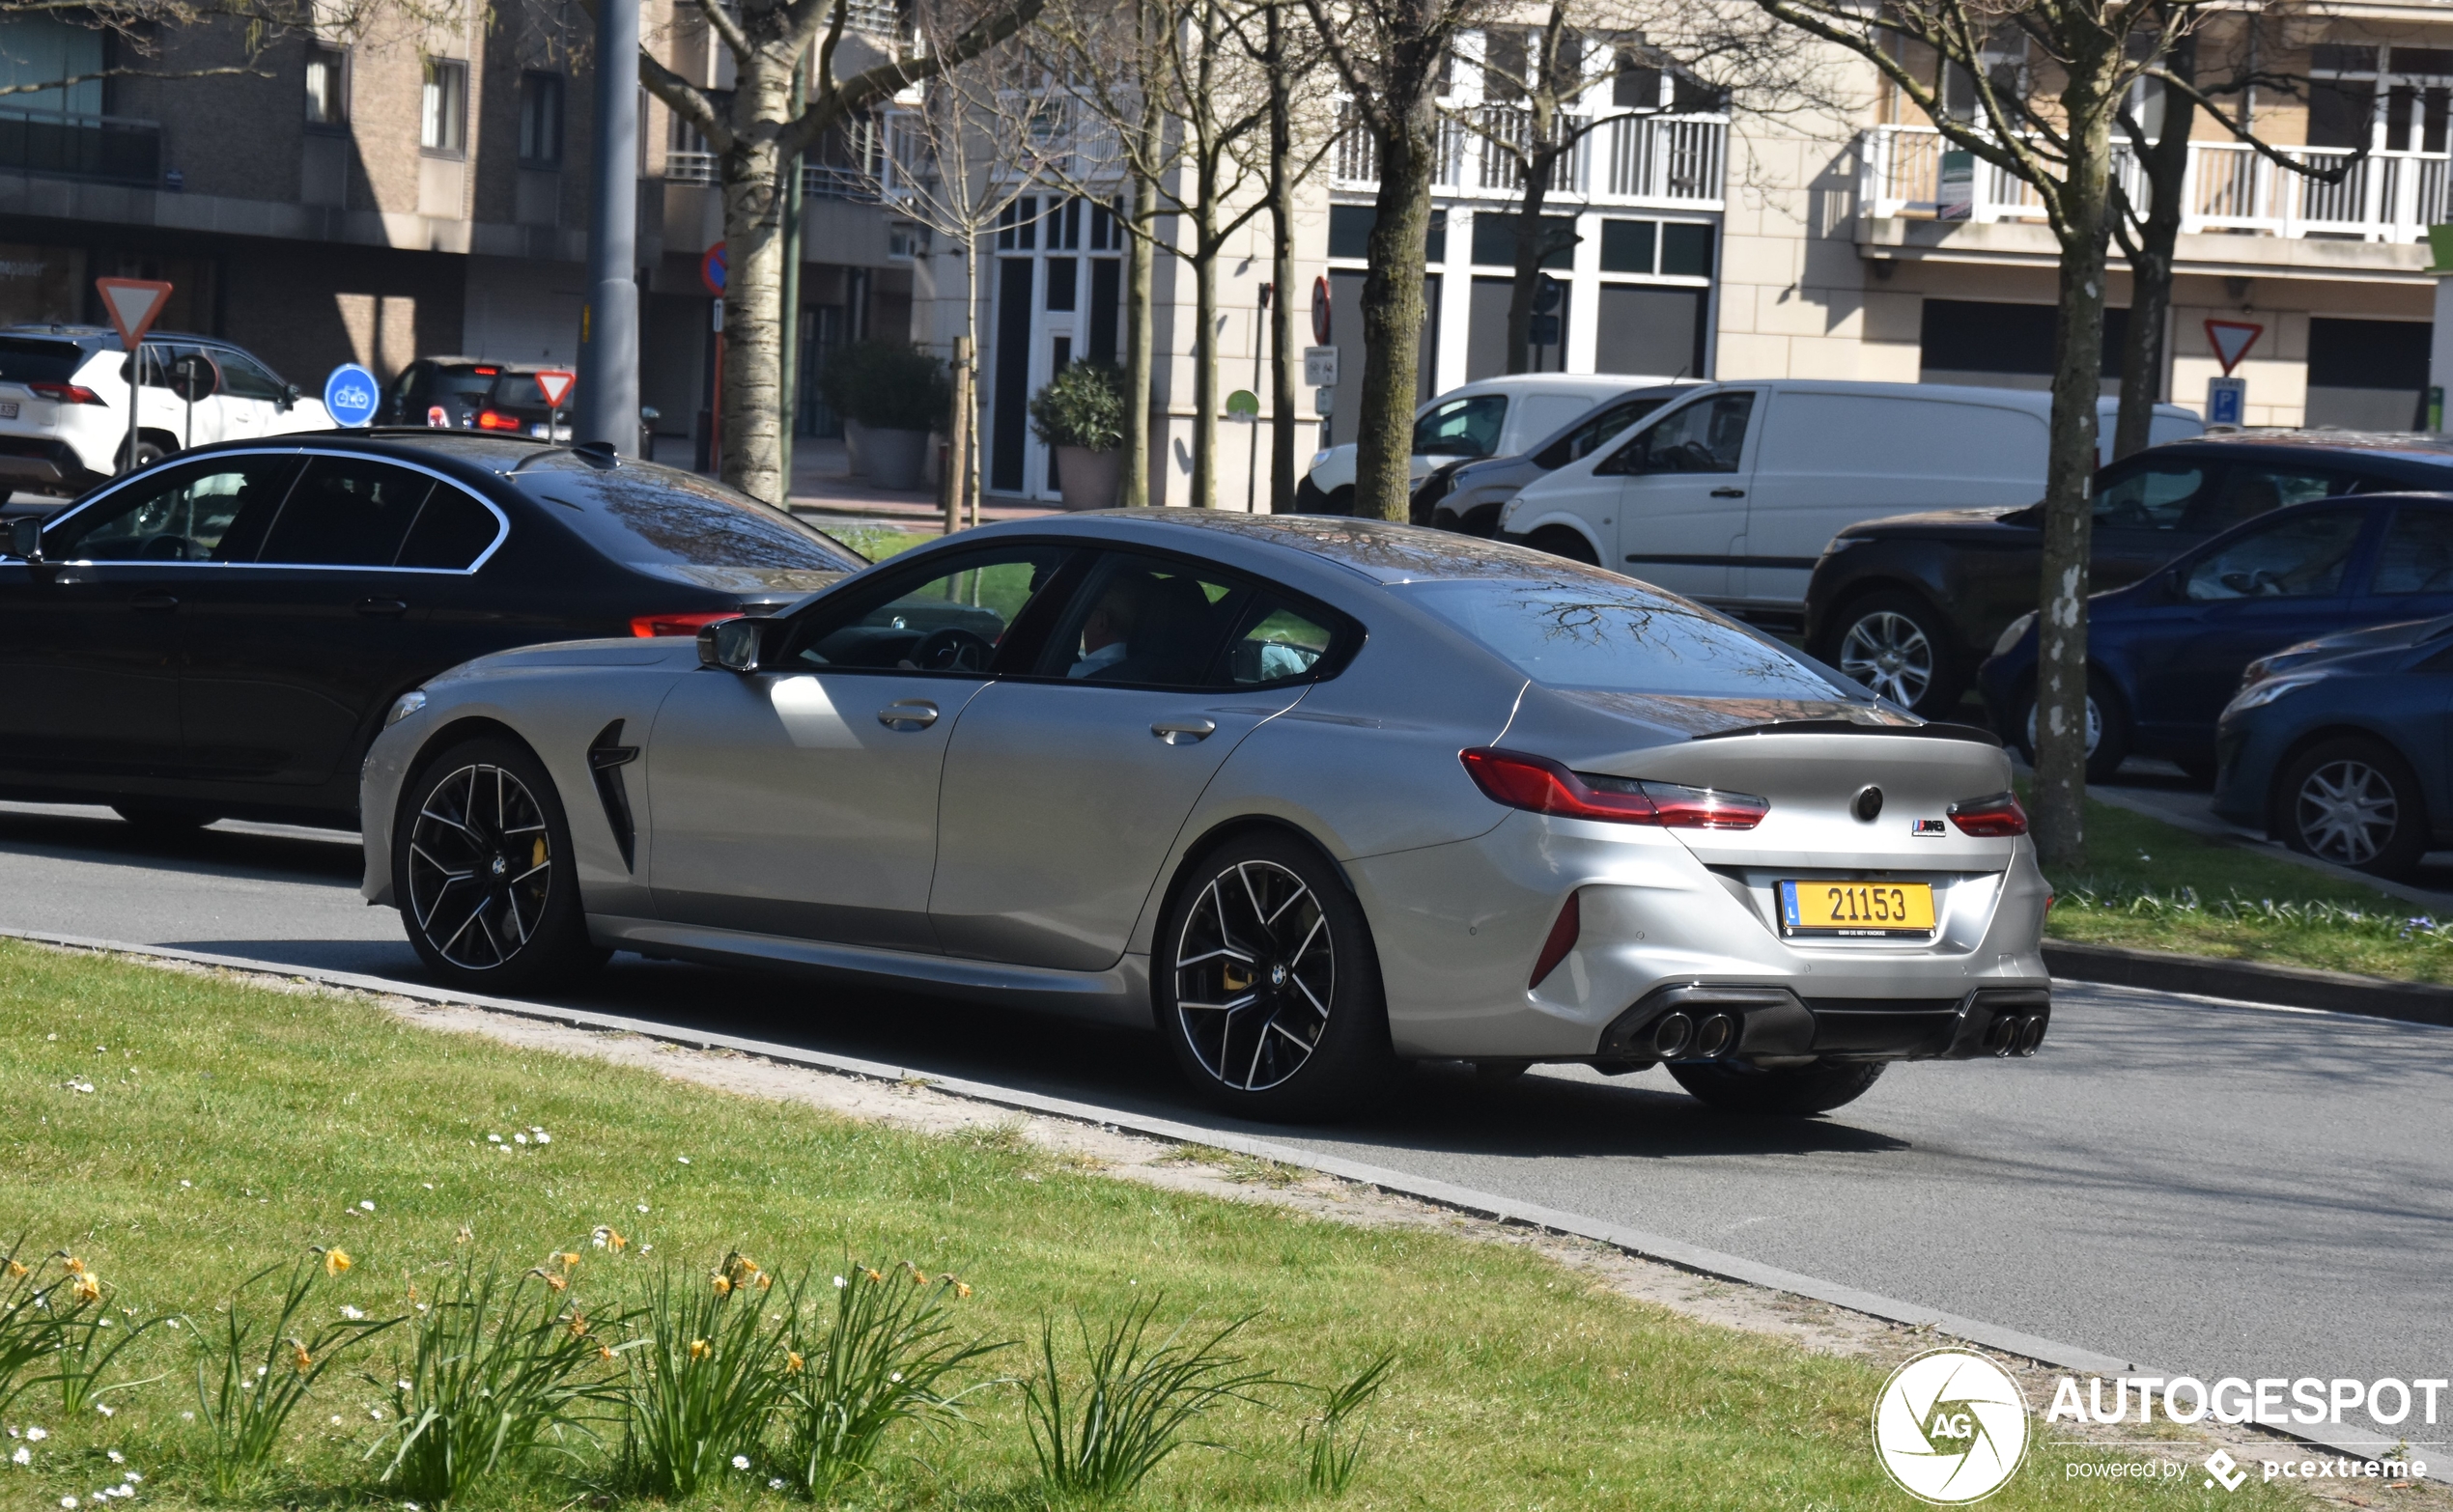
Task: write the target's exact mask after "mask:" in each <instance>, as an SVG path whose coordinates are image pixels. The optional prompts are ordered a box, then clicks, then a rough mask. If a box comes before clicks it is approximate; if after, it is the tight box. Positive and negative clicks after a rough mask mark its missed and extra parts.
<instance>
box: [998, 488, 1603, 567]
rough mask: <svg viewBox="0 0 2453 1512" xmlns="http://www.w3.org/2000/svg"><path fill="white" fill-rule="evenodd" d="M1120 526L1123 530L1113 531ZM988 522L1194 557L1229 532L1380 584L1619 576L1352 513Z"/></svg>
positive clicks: (1175, 512) (1159, 511) (1119, 512)
mask: <svg viewBox="0 0 2453 1512" xmlns="http://www.w3.org/2000/svg"><path fill="white" fill-rule="evenodd" d="M1117 526H1121V527H1123V530H1122V531H1118V530H1117V529H1116V528H1115V527H1117ZM990 528H991V529H992V530H994V531H995V532H996V533H997V534H1000V535H1013V534H1029V533H1032V532H1034V531H1046V530H1050V529H1053V530H1054V531H1056V532H1057V534H1060V535H1081V536H1085V537H1088V538H1090V539H1093V540H1104V541H1108V542H1114V543H1117V544H1122V543H1123V542H1126V541H1130V540H1131V539H1132V535H1133V534H1138V533H1140V532H1143V531H1147V532H1150V533H1151V535H1152V536H1154V537H1155V539H1150V540H1149V541H1148V544H1149V545H1151V546H1162V547H1171V548H1173V549H1175V550H1178V551H1183V552H1185V553H1187V554H1188V555H1195V556H1199V555H1205V554H1207V553H1205V552H1204V551H1203V549H1202V547H1203V546H1206V545H1207V544H1208V543H1207V542H1205V541H1203V540H1202V538H1203V537H1209V538H1212V539H1213V540H1214V539H1215V538H1217V537H1220V536H1226V537H1230V538H1233V539H1234V540H1236V541H1238V542H1242V543H1248V544H1250V545H1253V546H1261V547H1264V548H1272V549H1275V550H1279V551H1291V552H1296V553H1299V554H1301V555H1303V556H1307V557H1311V558H1313V559H1315V560H1318V561H1323V562H1328V563H1332V564H1334V565H1336V566H1338V567H1342V568H1344V569H1346V570H1347V571H1349V572H1352V573H1355V574H1360V575H1361V576H1364V577H1367V578H1369V579H1371V580H1372V581H1374V582H1377V583H1381V584H1384V585H1386V584H1394V583H1408V582H1424V581H1439V580H1443V579H1463V578H1497V579H1503V580H1513V579H1517V578H1523V577H1555V576H1557V575H1558V574H1561V573H1563V572H1564V573H1596V574H1601V575H1603V576H1607V577H1611V578H1612V579H1613V580H1616V574H1607V573H1602V572H1601V570H1600V569H1599V568H1590V567H1583V566H1580V565H1578V564H1576V563H1574V562H1570V561H1567V560H1566V559H1565V558H1564V557H1557V556H1552V555H1550V554H1549V553H1548V552H1546V551H1534V550H1530V549H1528V548H1526V547H1524V546H1507V545H1504V544H1502V543H1500V542H1497V541H1485V540H1482V539H1481V538H1480V537H1479V536H1467V535H1459V534H1457V533H1455V532H1453V531H1447V530H1432V529H1428V528H1426V527H1424V526H1421V525H1405V524H1398V523H1396V521H1394V520H1385V519H1355V518H1348V517H1346V516H1343V515H1246V514H1243V513H1241V512H1238V511H1234V510H1218V509H1181V508H1175V509H1170V508H1167V507H1164V506H1162V507H1159V508H1153V509H1111V510H1093V511H1089V512H1087V513H1085V514H1079V515H1066V516H1061V517H1057V518H1046V519H1029V520H1012V521H1009V522H1006V523H1003V524H1000V525H996V526H992V527H990ZM1128 532H1129V533H1132V534H1127V533H1128ZM965 535H966V537H968V536H969V535H970V533H969V532H966V533H965ZM1170 537H1172V538H1173V539H1172V540H1170V539H1169V538H1170Z"/></svg>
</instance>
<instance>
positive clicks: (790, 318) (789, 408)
mask: <svg viewBox="0 0 2453 1512" xmlns="http://www.w3.org/2000/svg"><path fill="white" fill-rule="evenodd" d="M808 104H809V70H808V63H807V60H806V59H804V60H803V61H802V62H800V63H798V64H795V65H794V66H793V70H792V113H793V115H795V116H798V115H800V114H801V112H802V111H804V110H805V109H807V108H808ZM781 172H782V175H783V293H782V296H781V297H780V298H779V299H778V300H777V301H776V302H777V303H778V304H780V305H781V306H782V307H783V329H782V331H781V333H780V334H781V338H782V343H783V353H782V358H781V361H780V362H779V363H778V364H777V365H778V367H779V368H780V369H781V370H782V373H783V389H782V394H781V396H780V398H779V399H778V401H777V403H776V406H775V462H776V469H777V471H779V472H780V473H781V474H782V475H783V497H785V498H787V499H788V498H789V497H791V494H792V432H793V427H794V426H795V425H796V424H798V423H799V421H800V418H801V231H802V224H801V223H802V219H803V216H802V201H801V157H800V154H794V155H793V156H792V157H791V158H789V159H788V160H786V161H785V162H784V163H783V164H782V165H781Z"/></svg>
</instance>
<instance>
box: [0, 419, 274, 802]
mask: <svg viewBox="0 0 2453 1512" xmlns="http://www.w3.org/2000/svg"><path fill="white" fill-rule="evenodd" d="M296 472H297V458H296V455H295V454H255V455H241V456H222V457H214V458H210V459H206V460H202V461H198V462H187V463H174V464H172V465H170V466H168V467H165V468H163V469H161V470H160V471H157V472H155V473H152V474H150V475H148V476H147V477H146V478H144V479H143V480H141V481H137V482H132V483H130V484H128V485H127V486H126V487H123V488H120V489H117V490H112V491H110V492H107V493H104V494H103V495H101V496H100V497H99V498H97V499H94V500H92V501H91V502H89V503H87V504H86V505H84V506H83V507H81V508H78V509H75V510H73V511H71V512H70V513H69V514H68V515H66V516H65V517H63V518H60V519H57V520H54V521H52V522H51V524H50V527H49V528H48V529H47V530H45V531H44V532H43V551H44V554H45V556H46V557H47V558H49V562H48V563H47V564H46V565H43V566H39V567H38V566H28V565H25V564H21V563H13V564H10V566H9V567H8V568H7V570H6V581H5V585H0V768H5V769H6V770H11V771H14V772H18V773H22V774H25V775H27V776H29V777H32V778H36V779H39V780H45V781H49V780H64V781H68V782H71V783H74V784H76V785H80V786H90V785H93V784H94V783H95V782H96V780H97V779H103V780H107V779H110V778H113V777H117V776H127V775H149V776H167V775H176V774H179V773H181V772H183V771H184V770H186V768H187V762H186V759H185V753H184V742H183V735H182V727H181V717H180V713H181V709H180V683H181V678H182V674H183V667H184V663H185V661H186V658H187V654H188V652H189V650H190V648H191V645H192V631H193V627H194V616H195V613H196V609H197V607H198V605H199V602H201V600H202V599H203V598H204V597H205V590H206V589H207V588H208V586H209V585H210V583H211V581H212V579H213V578H214V577H215V576H217V575H218V574H222V573H225V572H227V571H228V569H227V568H226V567H224V566H222V565H219V564H220V563H221V562H223V561H224V560H226V553H228V552H232V551H242V552H243V551H246V550H250V549H251V548H252V543H253V542H254V541H255V540H259V539H261V537H262V534H263V530H264V527H265V525H266V523H267V522H268V519H269V518H270V516H271V514H272V513H273V512H274V511H275V510H277V509H278V508H279V507H280V503H281V499H282V497H283V495H284V494H285V492H286V491H287V490H288V489H289V487H290V484H291V480H292V479H293V478H294V477H295V476H296Z"/></svg>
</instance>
